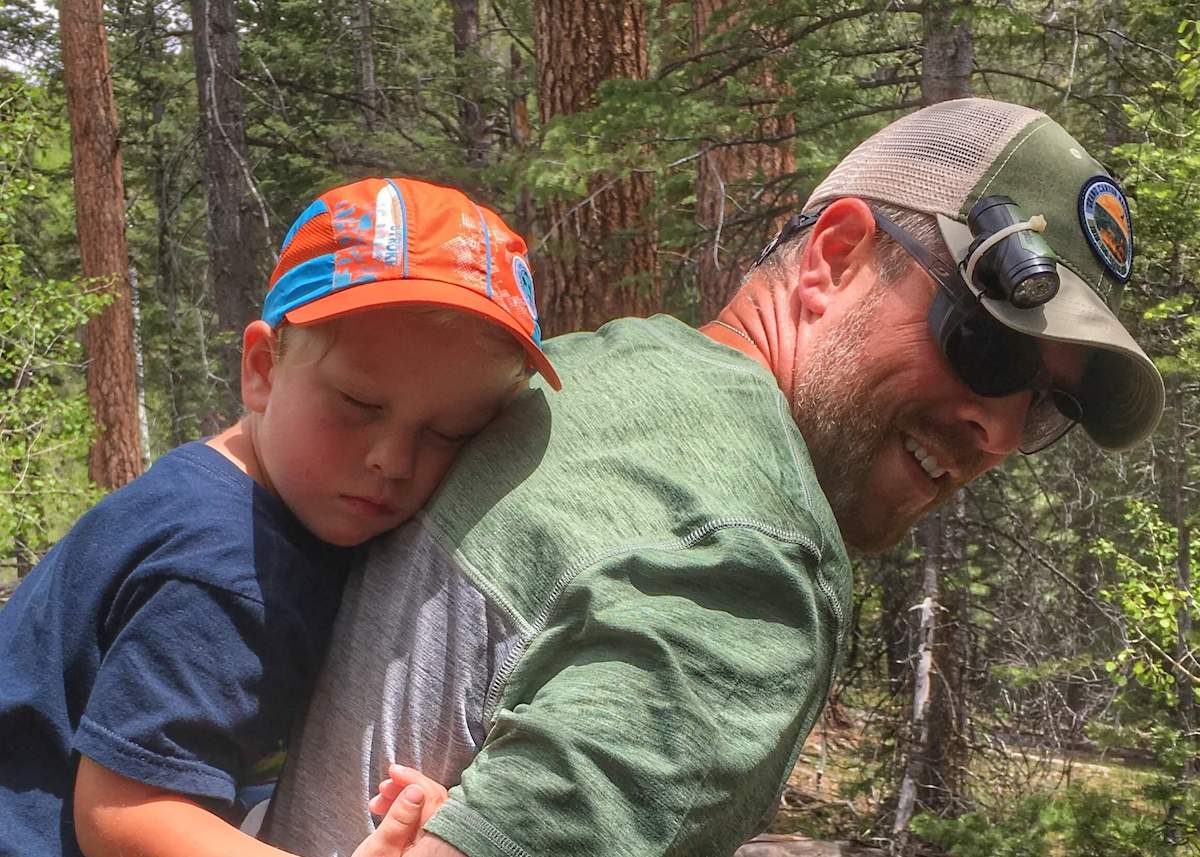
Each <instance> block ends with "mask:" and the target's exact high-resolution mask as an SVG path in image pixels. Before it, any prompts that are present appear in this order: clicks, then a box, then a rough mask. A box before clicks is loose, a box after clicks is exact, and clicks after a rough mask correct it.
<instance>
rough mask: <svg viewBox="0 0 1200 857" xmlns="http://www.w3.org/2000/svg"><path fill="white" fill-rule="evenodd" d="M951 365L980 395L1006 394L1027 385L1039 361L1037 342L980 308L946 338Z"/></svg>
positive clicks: (1031, 379)
mask: <svg viewBox="0 0 1200 857" xmlns="http://www.w3.org/2000/svg"><path fill="white" fill-rule="evenodd" d="M945 348H946V357H947V358H948V359H949V360H950V365H951V366H953V367H954V371H955V372H957V373H958V376H959V377H960V378H961V379H962V380H963V383H965V384H966V385H967V386H968V387H970V388H971V390H972V391H973V392H975V393H977V394H979V395H980V396H1009V395H1011V394H1013V393H1015V392H1017V391H1019V390H1023V389H1026V388H1027V387H1028V386H1029V384H1030V383H1031V382H1032V381H1033V379H1034V378H1035V377H1036V376H1037V373H1038V368H1039V366H1040V365H1041V356H1040V354H1039V353H1038V347H1037V343H1036V342H1034V341H1033V340H1032V339H1031V338H1030V337H1028V336H1022V335H1021V334H1019V333H1017V332H1015V331H1012V330H1009V329H1008V328H1007V327H1005V326H1004V325H1002V324H1000V323H999V322H997V321H995V320H994V319H992V318H991V317H990V316H987V315H985V314H984V312H983V311H982V310H979V311H977V312H975V313H973V314H972V316H971V317H970V318H968V319H966V320H965V321H963V322H962V323H961V324H960V325H959V326H958V329H957V330H956V331H955V332H954V333H953V334H951V336H950V338H949V340H948V341H947V342H946V346H945Z"/></svg>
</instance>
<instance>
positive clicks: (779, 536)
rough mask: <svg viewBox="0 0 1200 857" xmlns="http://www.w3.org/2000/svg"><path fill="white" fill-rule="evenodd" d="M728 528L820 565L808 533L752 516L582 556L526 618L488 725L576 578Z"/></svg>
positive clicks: (489, 703)
mask: <svg viewBox="0 0 1200 857" xmlns="http://www.w3.org/2000/svg"><path fill="white" fill-rule="evenodd" d="M725 529H745V530H753V531H756V532H760V533H762V534H763V535H766V536H768V537H769V538H772V539H775V540H776V541H782V542H788V543H790V544H794V545H797V546H798V547H801V548H804V549H806V550H807V551H808V553H809V554H810V555H811V556H812V557H813V558H814V559H815V560H816V562H817V568H818V569H819V568H820V565H821V550H820V547H819V546H818V545H817V544H816V542H814V541H813V540H812V539H810V538H809V537H808V536H807V535H805V534H804V533H801V532H799V531H796V530H785V529H783V528H781V527H776V526H774V525H772V524H766V523H763V522H761V521H756V520H753V519H750V518H740V517H729V518H717V519H715V520H712V521H709V522H708V523H706V524H704V525H702V526H700V527H697V528H695V529H694V530H692V531H691V532H690V533H688V534H686V535H684V536H680V537H676V538H672V539H663V540H659V541H647V542H640V543H636V544H626V545H620V546H618V547H613V548H610V549H609V550H606V551H603V552H602V553H600V554H598V555H595V556H589V557H587V558H585V559H582V560H580V561H578V562H576V563H574V564H572V565H571V566H569V567H568V569H567V571H566V572H564V573H563V574H562V575H560V576H559V577H558V579H557V580H556V581H555V582H554V585H553V586H552V587H551V589H550V591H549V593H548V594H547V595H546V597H545V598H544V599H543V606H542V609H541V612H539V613H538V615H537V616H536V617H535V618H534V619H533V620H532V621H526V622H525V623H524V624H525V626H526V627H527V628H528V630H522V631H521V633H520V636H519V637H518V639H517V642H516V644H515V645H514V646H513V649H512V651H511V652H510V653H509V655H508V657H507V658H505V660H504V663H502V664H501V665H500V667H499V668H498V669H497V670H496V675H495V676H494V677H493V678H492V681H491V685H490V687H489V688H488V691H487V694H486V695H485V696H484V703H483V722H484V724H485V727H486V728H488V729H491V727H492V725H494V723H495V719H494V714H495V711H496V708H497V706H498V705H499V704H500V697H501V696H502V695H503V693H504V689H505V687H506V686H507V684H508V679H509V677H510V676H511V675H512V673H513V671H514V670H515V669H516V668H517V666H518V665H519V664H520V661H521V659H522V658H523V657H524V655H525V650H526V649H527V648H528V647H529V644H530V643H532V642H533V639H534V638H535V637H536V636H537V635H538V634H540V633H541V632H542V631H544V630H545V628H546V625H547V624H548V623H549V621H550V617H551V616H552V615H553V614H554V611H555V610H556V609H557V606H558V602H559V599H560V598H561V596H562V594H563V592H564V591H565V590H566V588H567V587H568V586H570V585H571V583H572V582H573V581H574V580H575V579H576V578H578V577H579V576H580V575H581V574H583V573H584V572H585V571H588V570H589V569H591V568H594V567H595V566H596V565H598V564H599V563H601V562H605V561H607V560H610V559H613V558H614V557H618V556H622V555H624V554H629V553H632V552H634V551H639V550H663V551H681V550H687V549H688V548H691V547H692V546H693V545H695V544H696V543H698V542H700V541H703V540H704V539H706V538H708V537H709V536H711V535H712V534H713V533H716V532H719V531H721V530H725ZM457 559H458V560H459V561H460V562H461V563H462V567H463V570H464V572H466V573H467V574H468V576H469V579H471V580H472V581H474V582H475V584H476V585H477V586H480V588H481V589H483V586H482V585H481V581H480V579H479V578H480V575H479V574H478V572H477V571H476V569H475V568H474V567H473V566H471V565H470V563H468V562H467V561H466V560H465V558H463V557H461V556H458V557H457ZM819 588H820V589H821V593H822V595H824V596H825V598H826V600H829V592H828V589H827V587H826V586H821V587H819ZM830 606H831V609H832V610H833V612H834V615H835V616H836V617H837V621H838V625H839V637H840V633H841V609H840V608H839V607H838V606H837V605H836V603H832V604H831V605H830Z"/></svg>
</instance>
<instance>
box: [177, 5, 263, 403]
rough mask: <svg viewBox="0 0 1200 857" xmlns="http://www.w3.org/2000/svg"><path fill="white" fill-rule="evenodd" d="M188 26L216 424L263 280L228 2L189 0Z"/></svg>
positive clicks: (232, 392) (231, 399)
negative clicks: (218, 387)
mask: <svg viewBox="0 0 1200 857" xmlns="http://www.w3.org/2000/svg"><path fill="white" fill-rule="evenodd" d="M192 29H193V38H194V47H195V59H196V90H197V92H198V93H199V98H200V129H201V133H202V136H203V139H204V164H205V172H206V181H205V186H206V188H207V196H208V277H209V282H210V283H211V285H212V290H213V296H214V298H215V302H216V310H217V326H218V329H219V332H220V333H221V334H222V335H223V337H222V339H223V341H222V346H221V349H220V351H221V355H220V356H221V363H222V364H223V370H224V375H225V377H224V379H223V381H224V382H225V390H224V395H223V396H222V397H220V400H221V401H222V402H223V404H222V406H221V407H222V410H223V411H224V413H223V414H221V415H220V416H219V417H218V418H217V421H218V422H221V423H227V422H229V421H230V420H232V419H233V418H234V417H235V416H236V415H237V414H238V412H239V411H240V401H241V399H240V396H239V395H238V390H237V380H238V378H239V377H240V374H241V373H240V366H241V332H242V330H243V329H244V328H245V327H246V325H247V324H249V323H250V322H251V321H253V320H254V319H255V318H256V317H257V314H258V313H257V307H258V305H259V301H260V292H261V291H262V281H263V279H264V278H262V277H261V276H260V275H259V271H258V269H257V265H256V264H255V254H254V252H253V240H252V235H253V234H254V210H253V201H252V199H251V197H250V162H249V158H248V157H247V150H246V127H245V124H246V123H245V116H244V111H243V108H242V91H241V87H240V83H239V81H238V63H239V59H238V45H237V13H236V7H235V5H234V3H233V0H192Z"/></svg>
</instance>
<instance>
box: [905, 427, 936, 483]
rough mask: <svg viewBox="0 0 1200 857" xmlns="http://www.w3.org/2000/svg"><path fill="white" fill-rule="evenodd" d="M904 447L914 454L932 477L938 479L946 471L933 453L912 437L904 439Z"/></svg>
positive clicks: (923, 468) (922, 467)
mask: <svg viewBox="0 0 1200 857" xmlns="http://www.w3.org/2000/svg"><path fill="white" fill-rule="evenodd" d="M904 448H905V449H907V450H908V451H909V452H911V453H912V454H913V457H914V458H915V459H917V463H918V464H920V465H921V469H922V470H924V471H925V472H926V473H928V474H929V478H930V479H937V478H938V477H939V476H941V475H942V474H943V473H945V472H946V468H944V467H942V465H941V464H940V463H938V460H937V459H936V458H935V457H934V456H933V453H931V452H929V451H928V450H926V449H925V447H923V446H921V444H919V443H917V442H916V441H915V440H913V439H912V438H911V437H906V438H905V439H904Z"/></svg>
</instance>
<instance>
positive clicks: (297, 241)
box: [269, 211, 337, 286]
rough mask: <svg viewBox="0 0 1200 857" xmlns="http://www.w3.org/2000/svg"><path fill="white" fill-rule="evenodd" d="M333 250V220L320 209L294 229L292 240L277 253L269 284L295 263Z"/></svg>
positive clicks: (334, 246)
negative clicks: (277, 258) (318, 212)
mask: <svg viewBox="0 0 1200 857" xmlns="http://www.w3.org/2000/svg"><path fill="white" fill-rule="evenodd" d="M335 250H337V247H336V245H335V244H334V243H333V220H332V218H331V217H330V216H329V212H328V211H322V212H321V213H320V214H317V215H315V216H313V217H311V218H309V219H308V221H306V222H305V223H304V224H303V225H301V227H300V228H299V229H297V230H296V234H295V235H293V236H292V240H291V241H289V242H288V245H287V247H285V248H284V249H283V252H282V253H280V254H279V262H278V263H277V264H276V265H275V272H274V273H273V274H272V275H271V279H270V282H269V285H271V286H273V285H275V281H276V280H278V279H279V278H280V277H282V276H283V275H284V274H286V273H287V272H288V271H290V270H291V269H292V268H294V267H296V266H297V265H300V264H303V263H304V262H307V261H308V260H309V259H315V258H316V257H317V256H323V255H325V254H326V253H332V252H334V251H335Z"/></svg>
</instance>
